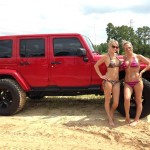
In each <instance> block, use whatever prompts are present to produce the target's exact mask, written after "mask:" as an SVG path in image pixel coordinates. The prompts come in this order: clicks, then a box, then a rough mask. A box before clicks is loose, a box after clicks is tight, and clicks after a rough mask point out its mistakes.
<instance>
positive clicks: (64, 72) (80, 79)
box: [50, 36, 91, 87]
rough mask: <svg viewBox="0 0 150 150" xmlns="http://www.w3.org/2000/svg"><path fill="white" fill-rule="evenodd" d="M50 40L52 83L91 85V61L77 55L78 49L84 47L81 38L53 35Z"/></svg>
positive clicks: (60, 84) (68, 85)
mask: <svg viewBox="0 0 150 150" xmlns="http://www.w3.org/2000/svg"><path fill="white" fill-rule="evenodd" d="M50 41H51V42H50V43H52V45H51V47H50V49H51V51H50V76H51V77H50V83H51V84H52V85H54V86H64V87H66V86H67V87H75V86H76V87H77V86H80V87H81V86H89V85H90V82H91V63H90V61H84V59H83V57H80V56H77V50H78V49H79V48H84V47H83V45H82V43H81V41H80V39H79V38H78V37H77V36H62V37H61V36H59V37H58V36H52V37H51V38H50ZM87 57H88V56H87Z"/></svg>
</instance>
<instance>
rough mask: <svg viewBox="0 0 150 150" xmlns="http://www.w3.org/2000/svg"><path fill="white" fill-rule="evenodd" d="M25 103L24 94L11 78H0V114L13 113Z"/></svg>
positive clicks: (7, 114)
mask: <svg viewBox="0 0 150 150" xmlns="http://www.w3.org/2000/svg"><path fill="white" fill-rule="evenodd" d="M25 103H26V94H25V92H24V91H23V90H22V88H21V87H20V86H19V85H18V84H17V83H16V82H15V81H14V80H12V79H1V80H0V115H5V116H9V115H13V114H15V113H17V112H18V111H20V110H21V109H22V108H23V107H24V105H25Z"/></svg>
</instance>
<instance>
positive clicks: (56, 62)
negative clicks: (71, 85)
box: [51, 61, 62, 65]
mask: <svg viewBox="0 0 150 150" xmlns="http://www.w3.org/2000/svg"><path fill="white" fill-rule="evenodd" d="M51 64H52V65H59V64H62V62H59V61H52V62H51Z"/></svg>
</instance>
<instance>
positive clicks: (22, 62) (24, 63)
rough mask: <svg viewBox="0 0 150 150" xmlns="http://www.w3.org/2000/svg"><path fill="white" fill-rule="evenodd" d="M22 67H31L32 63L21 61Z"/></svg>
mask: <svg viewBox="0 0 150 150" xmlns="http://www.w3.org/2000/svg"><path fill="white" fill-rule="evenodd" d="M20 65H21V66H24V65H30V63H29V62H28V61H21V62H20Z"/></svg>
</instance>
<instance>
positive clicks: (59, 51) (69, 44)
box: [53, 38, 83, 56]
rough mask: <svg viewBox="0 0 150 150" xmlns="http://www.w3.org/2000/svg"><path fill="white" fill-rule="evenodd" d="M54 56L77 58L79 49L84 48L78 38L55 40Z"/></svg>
mask: <svg viewBox="0 0 150 150" xmlns="http://www.w3.org/2000/svg"><path fill="white" fill-rule="evenodd" d="M53 47H54V56H77V49H79V48H83V46H82V44H81V43H80V41H79V39H78V38H55V39H54V41H53Z"/></svg>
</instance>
